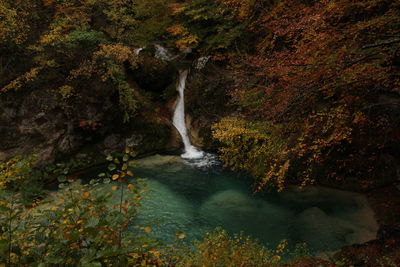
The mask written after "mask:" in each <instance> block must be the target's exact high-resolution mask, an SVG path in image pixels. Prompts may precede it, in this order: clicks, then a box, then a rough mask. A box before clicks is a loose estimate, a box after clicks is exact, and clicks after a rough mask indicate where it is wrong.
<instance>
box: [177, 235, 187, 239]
mask: <svg viewBox="0 0 400 267" xmlns="http://www.w3.org/2000/svg"><path fill="white" fill-rule="evenodd" d="M185 237H186V236H185V234H180V235H178V238H179V239H184V238H185Z"/></svg>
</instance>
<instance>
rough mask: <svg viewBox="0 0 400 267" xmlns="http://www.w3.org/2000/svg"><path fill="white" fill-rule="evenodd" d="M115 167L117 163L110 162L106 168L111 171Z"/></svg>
mask: <svg viewBox="0 0 400 267" xmlns="http://www.w3.org/2000/svg"><path fill="white" fill-rule="evenodd" d="M116 168H117V165H115V164H114V163H111V164H110V165H108V169H109V170H110V171H113V170H115V169H116Z"/></svg>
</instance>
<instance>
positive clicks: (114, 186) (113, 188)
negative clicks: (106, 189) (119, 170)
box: [111, 185, 119, 191]
mask: <svg viewBox="0 0 400 267" xmlns="http://www.w3.org/2000/svg"><path fill="white" fill-rule="evenodd" d="M118 188H119V187H118V186H116V185H113V186H112V187H111V190H113V191H116V190H118Z"/></svg>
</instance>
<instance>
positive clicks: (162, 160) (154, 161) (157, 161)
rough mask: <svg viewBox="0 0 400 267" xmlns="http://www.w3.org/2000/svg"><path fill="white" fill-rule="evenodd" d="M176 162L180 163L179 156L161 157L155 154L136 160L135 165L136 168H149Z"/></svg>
mask: <svg viewBox="0 0 400 267" xmlns="http://www.w3.org/2000/svg"><path fill="white" fill-rule="evenodd" d="M177 162H182V158H181V157H179V156H169V155H168V156H162V155H158V154H157V155H154V156H150V157H145V158H142V159H138V160H136V165H137V166H138V167H143V168H149V167H156V166H161V165H167V164H172V163H177Z"/></svg>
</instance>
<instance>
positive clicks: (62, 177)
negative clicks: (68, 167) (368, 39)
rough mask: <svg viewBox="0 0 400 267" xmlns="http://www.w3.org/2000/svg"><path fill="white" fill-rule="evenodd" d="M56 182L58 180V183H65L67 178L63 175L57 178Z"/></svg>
mask: <svg viewBox="0 0 400 267" xmlns="http://www.w3.org/2000/svg"><path fill="white" fill-rule="evenodd" d="M57 180H58V181H59V182H60V183H63V182H65V181H67V176H65V175H59V176H58V177H57Z"/></svg>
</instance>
